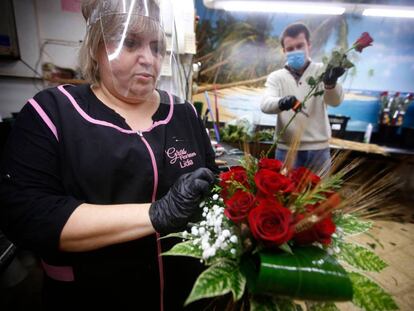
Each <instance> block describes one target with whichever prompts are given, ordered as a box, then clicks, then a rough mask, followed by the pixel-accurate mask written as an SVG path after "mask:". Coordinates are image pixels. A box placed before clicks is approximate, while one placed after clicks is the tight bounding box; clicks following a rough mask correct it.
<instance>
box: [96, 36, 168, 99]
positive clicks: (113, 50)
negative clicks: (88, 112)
mask: <svg viewBox="0 0 414 311" xmlns="http://www.w3.org/2000/svg"><path fill="white" fill-rule="evenodd" d="M164 54H165V46H164V41H163V40H162V37H161V36H160V35H159V34H157V33H155V34H151V33H149V32H147V33H145V32H140V33H138V32H134V33H127V34H126V35H124V36H122V38H121V39H120V40H114V41H113V42H112V41H111V40H106V42H105V44H102V45H101V46H100V48H99V57H98V66H99V74H100V77H101V81H102V83H103V84H104V85H105V87H106V88H107V89H108V90H109V91H110V92H111V93H112V94H113V95H115V96H117V97H121V98H124V99H130V100H134V99H135V100H138V101H139V100H141V99H146V98H149V96H150V95H152V93H153V91H154V89H155V85H156V82H157V79H158V77H159V74H160V70H161V65H162V61H163V57H164Z"/></svg>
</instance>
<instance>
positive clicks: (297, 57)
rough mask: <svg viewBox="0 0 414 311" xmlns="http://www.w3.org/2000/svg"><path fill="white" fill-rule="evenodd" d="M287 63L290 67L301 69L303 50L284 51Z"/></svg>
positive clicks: (303, 58) (303, 63)
mask: <svg viewBox="0 0 414 311" xmlns="http://www.w3.org/2000/svg"><path fill="white" fill-rule="evenodd" d="M286 57H287V63H288V65H289V67H290V68H293V69H295V70H299V69H301V68H302V67H303V66H304V65H305V61H306V59H305V51H302V50H298V51H293V52H288V53H286Z"/></svg>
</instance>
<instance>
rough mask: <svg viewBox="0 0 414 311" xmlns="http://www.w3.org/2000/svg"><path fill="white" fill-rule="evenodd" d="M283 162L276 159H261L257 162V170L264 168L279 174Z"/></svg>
mask: <svg viewBox="0 0 414 311" xmlns="http://www.w3.org/2000/svg"><path fill="white" fill-rule="evenodd" d="M282 166H283V162H282V161H279V160H276V159H267V158H262V159H260V160H259V168H265V169H268V170H271V171H274V172H277V173H279V172H280V170H281V169H282Z"/></svg>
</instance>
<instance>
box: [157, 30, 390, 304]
mask: <svg viewBox="0 0 414 311" xmlns="http://www.w3.org/2000/svg"><path fill="white" fill-rule="evenodd" d="M367 36H369V35H368V34H367V35H363V37H365V38H367ZM361 40H362V39H361ZM361 40H360V41H357V42H359V43H356V44H354V46H353V48H354V49H356V50H357V51H362V48H363V47H364V46H368V45H369V44H370V43H371V42H372V39H371V41H369V40H365V41H364V44H363V46H362V41H361ZM343 55H344V54H342V56H340V57H339V58H340V59H341V60H343V59H344V58H343ZM335 57H336V56H335ZM333 61H334V60H332V59H331V60H330V61H329V62H328V66H329V64H331V63H332V62H333ZM345 66H348V65H345ZM318 79H322V76H321V77H319V78H318ZM318 81H319V80H318ZM321 81H322V80H321ZM319 82H320V81H319ZM319 82H318V83H319ZM310 85H311V86H312V84H311V83H310ZM315 85H316V84H315ZM311 89H313V91H315V90H316V86H315V88H312V87H311ZM311 92H312V91H311ZM309 96H311V95H309ZM305 99H306V98H305ZM305 101H306V100H305ZM305 101H304V102H305ZM279 134H280V133H279ZM279 137H280V135H279ZM276 143H277V141H276ZM289 154H290V156H291V157H292V155H293V156H294V152H290V153H289ZM288 157H289V155H288ZM291 162H292V161H291V160H290V159H287V160H286V161H285V163H282V162H280V161H278V160H275V159H268V158H266V157H262V158H261V159H256V158H254V157H253V156H251V155H246V156H245V157H244V158H243V160H242V161H241V165H240V166H235V167H232V168H231V169H230V170H229V171H227V172H223V173H221V174H220V176H219V182H218V184H217V185H216V186H215V187H214V189H213V190H212V195H211V196H210V197H208V198H207V199H205V200H204V201H203V202H202V203H201V204H200V209H201V211H200V212H201V213H202V219H201V221H199V222H198V223H194V224H192V226H191V229H190V230H189V231H184V232H178V233H174V234H170V235H168V236H167V237H179V238H181V239H182V240H183V241H182V242H180V243H178V244H176V245H175V246H174V247H173V248H172V249H170V250H169V251H167V252H165V253H164V254H163V255H165V256H189V257H194V258H196V259H198V260H200V261H202V262H203V263H204V264H205V265H206V266H207V268H206V270H204V271H203V272H202V273H201V274H200V275H199V277H198V278H197V280H196V282H195V284H194V287H193V289H192V291H191V293H190V294H189V296H188V298H187V300H186V302H185V304H186V305H188V304H190V303H192V302H194V301H197V300H200V299H203V298H213V297H216V298H217V300H218V301H219V300H220V299H223V297H224V298H226V299H228V300H229V303H228V304H227V305H226V307H225V308H224V307H223V308H221V309H223V310H224V309H225V310H252V311H256V310H282V311H285V310H286V311H290V310H292V311H293V310H303V308H306V309H307V310H312V311H316V310H338V308H337V306H336V305H335V302H340V301H351V302H352V303H353V304H354V305H356V306H357V307H359V308H362V309H364V310H368V311H371V310H372V311H374V310H375V311H378V310H396V309H398V306H397V305H396V303H395V301H394V300H393V298H392V297H391V295H389V294H388V293H386V292H385V291H384V290H383V289H382V288H381V287H380V286H379V285H378V284H376V283H375V282H374V281H372V280H371V279H370V277H369V276H367V272H370V273H371V272H380V271H381V270H383V269H384V268H385V267H386V266H387V264H386V263H385V262H384V261H383V260H382V259H381V258H379V257H378V256H377V255H376V254H375V253H374V252H372V251H371V250H369V249H367V248H364V247H362V246H360V245H358V244H355V243H352V242H350V241H349V239H348V237H349V236H352V235H357V234H362V233H364V232H367V231H368V230H369V229H370V228H371V226H372V223H371V222H370V221H368V220H363V219H361V218H360V217H359V216H358V215H361V213H359V214H358V210H359V212H360V211H361V207H359V208H354V207H355V206H358V204H360V205H363V206H364V208H365V209H366V208H367V207H369V204H368V203H367V202H364V204H361V200H362V199H364V200H367V199H368V197H369V194H372V196H373V197H375V199H374V200H372V201H371V202H372V203H373V204H377V203H378V201H377V200H378V198H379V195H378V193H382V194H383V193H385V192H384V191H383V190H384V189H386V188H387V187H388V186H389V185H388V184H387V183H386V182H384V179H379V180H380V184H379V185H377V186H376V185H373V187H374V188H375V189H374V190H368V191H365V189H363V190H364V191H365V193H363V194H362V193H360V195H359V196H358V195H354V196H350V197H349V198H346V196H344V195H343V192H344V191H345V189H346V182H345V181H346V180H347V178H348V177H349V175H350V174H351V172H352V171H353V170H354V169H355V168H356V166H357V163H354V162H351V163H350V164H348V165H345V166H344V167H343V168H342V169H340V170H339V171H338V172H336V173H332V174H325V175H323V176H318V175H317V174H315V173H314V172H312V171H310V170H309V169H307V168H304V167H299V168H292V167H291V166H290V164H289V163H291ZM337 162H338V163H339V162H340V161H337ZM332 171H334V169H332ZM370 183H371V184H375V183H372V181H370ZM344 197H345V198H344ZM368 201H369V200H368ZM219 309H220V308H219ZM221 309H220V310H221Z"/></svg>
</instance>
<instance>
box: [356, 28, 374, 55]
mask: <svg viewBox="0 0 414 311" xmlns="http://www.w3.org/2000/svg"><path fill="white" fill-rule="evenodd" d="M373 41H374V39H372V38H371V36H370V35H369V33H368V32H363V33H362V35H361V37H359V38H358V40H356V41H355V43H354V46H355V50H356V51H358V52H360V53H361V52H362V50H363V49H365V48H366V47H367V46H371V45H372V44H371V43H372V42H373Z"/></svg>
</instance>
